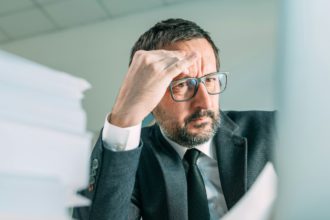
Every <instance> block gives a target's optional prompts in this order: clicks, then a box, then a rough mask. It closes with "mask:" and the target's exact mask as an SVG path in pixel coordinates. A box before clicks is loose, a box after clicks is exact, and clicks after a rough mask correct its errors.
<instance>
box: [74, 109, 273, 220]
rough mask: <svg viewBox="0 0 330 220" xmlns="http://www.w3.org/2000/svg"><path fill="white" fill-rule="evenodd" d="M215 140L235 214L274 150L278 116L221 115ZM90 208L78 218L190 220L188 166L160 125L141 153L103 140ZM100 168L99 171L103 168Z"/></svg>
mask: <svg viewBox="0 0 330 220" xmlns="http://www.w3.org/2000/svg"><path fill="white" fill-rule="evenodd" d="M221 116H222V118H221V126H220V128H219V130H218V131H217V134H216V135H215V137H214V141H215V146H216V156H217V161H218V167H219V174H220V181H221V185H222V188H223V192H224V196H225V200H226V203H227V206H228V208H229V209H230V208H231V207H232V206H233V205H234V204H235V203H236V202H237V201H238V200H239V199H240V198H241V197H242V196H243V194H244V193H245V192H246V191H247V189H249V187H250V186H251V185H252V183H253V182H254V180H255V179H256V177H257V176H258V174H259V173H260V171H261V170H262V168H263V167H264V165H265V163H266V162H267V161H269V160H271V149H272V146H273V144H274V137H273V131H274V112H261V111H247V112H233V111H232V112H221ZM92 161H93V163H92V178H95V179H93V181H92V182H91V185H90V188H89V190H85V191H83V192H82V194H83V195H85V196H87V197H88V198H90V199H91V201H92V205H91V206H90V207H84V208H76V209H75V210H74V217H75V218H77V219H84V220H87V219H90V220H105V219H107V220H119V219H140V217H141V216H142V217H143V219H144V220H148V219H157V220H158V219H171V220H172V219H173V220H174V219H178V220H187V219H188V211H187V210H188V209H187V182H186V176H185V171H184V167H183V163H182V160H181V159H180V157H179V155H178V154H177V153H176V151H175V150H174V149H173V148H172V147H171V146H170V145H169V143H168V142H167V141H166V140H165V139H164V138H163V136H162V134H161V132H160V129H159V127H158V126H157V125H154V126H152V127H147V128H143V129H142V133H141V143H140V146H139V147H138V148H137V149H134V150H131V151H124V152H113V151H110V150H107V149H105V148H104V147H103V145H102V138H101V137H100V138H99V140H98V142H97V143H96V146H95V148H94V150H93V154H92ZM98 164H99V165H98Z"/></svg>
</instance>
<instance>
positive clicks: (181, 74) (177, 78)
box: [172, 72, 218, 82]
mask: <svg viewBox="0 0 330 220" xmlns="http://www.w3.org/2000/svg"><path fill="white" fill-rule="evenodd" d="M214 73H218V72H211V73H207V74H205V75H204V76H202V77H205V76H208V75H211V74H214ZM202 77H192V76H188V75H186V74H183V73H180V74H179V75H178V76H176V77H175V78H174V79H173V80H172V82H173V81H177V80H181V79H188V78H202Z"/></svg>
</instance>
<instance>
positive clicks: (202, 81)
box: [169, 72, 229, 102]
mask: <svg viewBox="0 0 330 220" xmlns="http://www.w3.org/2000/svg"><path fill="white" fill-rule="evenodd" d="M228 74H229V72H215V73H209V74H207V75H205V76H202V77H186V78H182V79H178V80H174V81H172V82H171V83H170V85H169V88H170V93H171V97H172V99H173V100H174V101H175V102H186V101H189V100H191V99H193V98H194V97H195V96H196V94H197V91H198V87H199V84H200V83H203V85H204V86H205V79H206V78H207V77H210V76H213V75H223V76H224V77H225V78H226V85H225V86H224V87H223V89H220V92H216V93H210V92H209V91H208V90H207V88H206V86H205V88H206V91H207V93H208V94H209V95H218V94H220V93H222V92H223V91H225V89H226V87H227V80H228ZM187 79H195V80H197V85H196V86H195V90H194V94H193V96H192V97H190V98H188V99H184V100H176V99H175V98H174V94H173V90H172V85H173V83H177V82H180V81H185V80H187Z"/></svg>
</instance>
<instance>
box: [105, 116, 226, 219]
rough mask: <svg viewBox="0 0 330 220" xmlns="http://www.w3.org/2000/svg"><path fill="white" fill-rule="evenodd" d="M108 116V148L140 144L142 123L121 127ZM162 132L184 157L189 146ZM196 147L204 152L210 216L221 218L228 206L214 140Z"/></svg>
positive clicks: (202, 163)
mask: <svg viewBox="0 0 330 220" xmlns="http://www.w3.org/2000/svg"><path fill="white" fill-rule="evenodd" d="M107 118H108V116H107V117H106V119H105V123H104V128H103V132H102V141H103V144H104V146H105V147H106V148H108V149H110V150H113V151H124V150H132V149H134V148H137V147H138V146H139V143H140V134H141V124H138V125H135V126H132V127H127V128H120V127H117V126H115V125H112V124H110V123H109V122H108V120H107ZM162 134H163V136H164V138H165V139H166V140H167V141H168V142H169V143H170V145H171V146H172V147H173V148H174V150H176V152H177V153H178V154H179V156H180V157H181V159H182V158H183V156H184V154H185V152H186V151H187V150H188V148H186V147H183V146H180V145H179V144H177V143H176V142H174V141H172V140H170V139H169V138H168V137H166V136H165V135H164V133H163V132H162ZM195 148H196V149H198V150H199V151H201V152H202V153H201V155H200V156H199V158H198V160H197V166H198V168H199V170H200V172H201V175H202V178H203V181H204V184H205V189H206V194H207V200H208V206H209V210H210V217H211V219H212V220H216V219H220V218H221V216H223V215H224V214H225V213H226V212H227V211H228V208H227V205H226V202H225V198H224V195H223V191H222V187H221V183H220V178H219V171H218V162H217V158H216V156H215V152H214V151H215V147H214V143H213V141H212V140H209V141H208V142H207V143H204V144H202V145H198V146H196V147H195Z"/></svg>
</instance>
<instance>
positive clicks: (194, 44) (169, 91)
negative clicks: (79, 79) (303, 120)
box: [74, 19, 274, 220]
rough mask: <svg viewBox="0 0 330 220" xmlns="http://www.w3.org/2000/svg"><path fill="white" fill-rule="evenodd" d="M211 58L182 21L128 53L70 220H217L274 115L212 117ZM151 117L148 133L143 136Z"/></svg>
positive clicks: (215, 63) (215, 83)
mask: <svg viewBox="0 0 330 220" xmlns="http://www.w3.org/2000/svg"><path fill="white" fill-rule="evenodd" d="M219 69H220V61H219V57H218V49H217V48H216V46H215V45H214V43H213V41H212V40H211V38H210V36H209V35H208V33H207V32H205V31H204V30H203V29H201V28H200V27H199V26H197V25H196V24H195V23H193V22H191V21H186V20H183V19H168V20H166V21H162V22H159V23H157V24H156V25H155V26H154V27H152V28H151V29H150V30H148V31H147V32H145V33H144V34H143V35H142V36H141V37H140V38H139V39H138V41H137V42H136V43H135V45H134V47H133V49H132V53H131V60H130V66H129V69H128V72H127V74H126V77H125V79H124V82H123V84H122V86H121V89H120V91H119V94H118V97H117V100H116V102H115V104H114V106H113V109H112V111H111V113H110V114H108V116H107V118H106V121H105V125H104V128H103V130H102V132H101V135H100V138H99V140H98V142H97V143H96V146H95V148H94V150H93V154H92V158H91V159H92V164H91V168H92V172H91V181H90V185H89V188H88V189H87V190H85V191H83V195H85V196H87V197H88V198H90V199H91V201H92V205H91V206H90V207H88V208H78V209H75V210H74V216H75V217H76V218H78V219H92V220H101V219H111V220H112V219H115V220H118V219H140V218H141V217H142V218H143V219H144V220H145V219H180V220H185V219H186V220H187V219H219V218H221V216H223V215H224V214H225V213H226V212H227V211H228V209H230V208H231V207H232V206H233V205H234V204H235V203H236V202H237V201H238V200H239V199H240V198H241V197H242V196H243V194H244V193H245V192H246V190H247V189H248V188H249V187H250V186H251V185H252V183H253V182H254V180H255V179H256V177H257V176H258V174H259V173H260V171H261V170H262V168H263V166H264V165H265V163H266V162H267V161H269V160H270V159H271V152H270V149H271V147H272V144H273V136H272V131H273V125H274V115H273V113H269V112H253V111H250V112H221V111H220V106H219V94H220V93H221V92H222V91H224V89H225V87H226V83H227V76H226V73H221V72H219ZM149 113H152V114H153V116H154V118H155V120H156V122H157V123H156V124H155V125H154V126H151V127H147V128H143V129H142V131H141V122H142V120H143V119H144V118H145V117H146V116H147V115H148V114H149Z"/></svg>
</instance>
